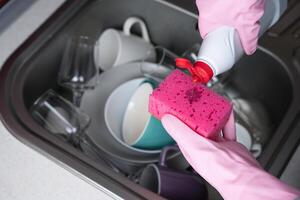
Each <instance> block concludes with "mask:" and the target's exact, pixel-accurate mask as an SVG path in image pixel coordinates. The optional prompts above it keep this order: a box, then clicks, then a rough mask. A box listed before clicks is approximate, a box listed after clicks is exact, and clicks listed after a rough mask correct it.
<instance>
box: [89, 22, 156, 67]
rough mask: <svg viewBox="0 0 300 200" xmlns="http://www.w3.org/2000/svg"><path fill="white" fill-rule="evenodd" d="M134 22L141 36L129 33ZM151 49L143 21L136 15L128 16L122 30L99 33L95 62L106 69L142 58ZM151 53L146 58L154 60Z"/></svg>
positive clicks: (108, 30) (153, 55)
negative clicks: (139, 29)
mask: <svg viewBox="0 0 300 200" xmlns="http://www.w3.org/2000/svg"><path fill="white" fill-rule="evenodd" d="M135 24H138V25H139V27H140V28H141V32H142V37H139V36H136V35H133V34H132V33H131V29H132V27H133V25H135ZM151 49H153V46H152V44H151V42H150V37H149V33H148V30H147V27H146V25H145V23H144V22H143V21H142V20H141V19H139V18H137V17H130V18H128V19H127V20H126V21H125V23H124V26H123V31H119V30H116V29H107V30H105V31H104V32H103V33H102V34H101V36H100V38H99V40H98V42H97V43H96V46H95V51H94V59H95V64H96V66H97V67H99V68H100V69H102V70H104V71H106V70H107V69H109V68H111V67H115V66H117V65H121V64H126V63H129V62H133V61H138V60H142V59H143V58H144V57H145V55H146V54H147V52H149V51H150V50H151ZM151 55H152V57H148V60H149V61H155V53H153V54H151Z"/></svg>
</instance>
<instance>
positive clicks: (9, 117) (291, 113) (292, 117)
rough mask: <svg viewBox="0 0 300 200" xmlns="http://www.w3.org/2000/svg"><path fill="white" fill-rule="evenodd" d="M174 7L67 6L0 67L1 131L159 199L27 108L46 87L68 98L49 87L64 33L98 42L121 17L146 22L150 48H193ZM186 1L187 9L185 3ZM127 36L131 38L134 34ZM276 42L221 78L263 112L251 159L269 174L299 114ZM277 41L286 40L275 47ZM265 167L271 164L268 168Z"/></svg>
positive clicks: (181, 13)
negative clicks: (256, 153) (260, 143)
mask: <svg viewBox="0 0 300 200" xmlns="http://www.w3.org/2000/svg"><path fill="white" fill-rule="evenodd" d="M174 2H175V3H174ZM174 2H173V1H161V0H92V1H86V0H84V1H67V2H66V3H65V4H64V5H63V6H62V7H61V8H60V9H59V10H58V11H57V12H56V13H55V14H54V15H53V16H52V17H51V18H50V19H49V20H48V21H47V22H46V23H45V24H44V25H43V26H42V27H41V28H40V29H39V30H38V31H37V32H36V33H35V34H34V35H32V36H31V37H30V38H29V39H28V40H27V41H26V42H25V43H24V44H23V45H22V46H21V47H20V48H19V49H18V50H17V51H16V52H15V53H14V54H13V55H12V56H11V57H10V59H9V60H8V61H7V62H6V64H5V66H4V67H3V68H2V71H1V73H0V110H1V117H2V120H3V122H4V123H5V125H6V126H7V127H8V128H9V130H10V131H11V132H12V134H14V135H15V136H16V137H17V138H19V139H20V140H22V141H24V142H26V143H27V144H29V145H31V146H34V147H35V148H37V149H38V150H39V151H42V152H44V153H46V154H48V155H49V156H51V157H54V158H55V159H57V160H59V161H61V162H63V163H65V164H66V165H69V166H71V167H72V168H74V169H75V170H77V171H79V172H80V173H81V174H82V175H84V176H86V177H88V178H89V179H92V180H93V181H95V182H97V183H98V184H101V185H103V186H104V187H106V188H108V189H109V190H111V191H113V192H115V193H117V194H118V195H120V196H121V197H124V198H125V199H160V198H161V197H159V196H158V195H156V194H153V193H152V192H150V191H147V190H146V189H144V188H142V187H140V186H139V185H137V184H135V183H133V182H131V181H130V180H128V179H126V177H124V176H122V175H120V174H117V173H116V172H113V171H112V170H111V169H109V167H107V166H106V165H105V163H103V162H101V161H95V160H92V159H90V158H89V157H86V156H85V155H84V154H82V153H81V152H79V151H77V150H76V149H74V148H73V147H72V146H70V145H68V144H66V143H64V142H63V141H61V140H60V139H58V138H56V137H55V136H53V135H51V134H49V133H48V132H46V131H45V130H44V129H43V128H42V127H40V126H38V124H36V123H35V122H34V121H33V119H32V118H31V117H30V115H29V113H28V109H29V107H30V106H31V105H32V103H33V101H34V100H35V99H36V98H37V97H39V96H40V95H41V94H42V93H43V92H45V91H46V90H47V89H50V88H52V89H54V90H56V91H58V92H60V93H61V94H63V95H64V96H65V97H66V98H70V97H71V94H70V92H68V91H66V90H64V89H63V88H60V87H59V86H58V85H57V83H56V77H57V73H58V69H59V67H60V60H61V55H62V50H63V47H64V45H65V43H66V38H68V37H69V36H70V35H81V34H84V35H88V36H90V37H94V38H98V37H99V35H100V34H101V32H102V31H103V30H105V29H107V28H109V27H114V28H120V29H121V28H122V24H123V22H124V21H125V19H126V18H128V17H129V16H138V17H141V18H142V19H144V20H145V22H146V23H147V26H148V27H149V31H150V35H151V39H152V41H153V43H154V44H157V45H162V46H164V47H166V48H168V49H170V50H171V51H173V52H175V53H177V54H179V55H180V54H181V53H183V52H184V51H185V50H186V49H187V48H189V47H191V46H192V45H193V44H195V43H197V42H201V39H200V36H199V33H198V31H197V30H196V28H195V24H196V22H197V16H196V14H194V13H192V12H190V11H188V10H185V9H184V8H181V7H178V6H176V1H174ZM189 2H190V4H193V3H194V1H193V0H189ZM192 10H193V9H192ZM134 32H135V33H137V34H139V30H134ZM284 37H286V36H284ZM284 37H283V38H281V39H280V37H277V38H272V37H269V36H267V35H265V36H264V37H263V39H262V41H261V44H262V46H260V47H259V50H258V51H257V52H256V53H255V54H254V55H253V56H251V57H250V56H249V57H248V56H247V57H246V56H245V57H243V58H242V59H241V60H240V61H239V62H238V63H237V64H236V66H234V68H233V69H232V70H231V71H230V72H229V73H228V75H226V77H223V80H224V89H226V90H228V91H234V92H233V93H232V95H236V97H239V98H241V99H247V100H250V101H255V102H258V104H259V105H260V106H261V107H262V108H263V109H264V111H265V113H266V116H267V118H268V120H267V121H266V122H262V124H264V125H265V126H266V127H268V129H267V132H268V133H264V132H262V134H263V135H264V134H267V137H265V138H266V139H265V141H264V150H263V152H262V155H261V156H260V158H259V161H260V162H261V163H262V165H263V166H264V167H265V168H266V169H267V170H268V169H269V170H271V172H273V173H274V174H275V175H277V176H279V175H280V173H281V170H282V169H283V168H284V166H285V165H284V163H286V162H287V161H288V159H289V156H286V157H281V158H280V159H281V160H280V161H282V162H280V163H282V164H278V163H279V161H278V160H277V155H281V152H282V149H284V151H285V152H286V155H289V154H291V153H292V152H293V149H295V146H296V145H297V144H298V143H293V145H291V146H289V148H287V147H285V148H283V147H282V145H283V144H284V143H285V142H286V141H287V140H288V139H289V140H291V139H290V138H291V137H292V138H293V139H294V140H297V141H299V136H297V135H295V134H293V131H294V128H298V126H295V125H294V124H295V123H297V122H298V121H297V119H298V118H297V116H299V115H298V113H299V110H300V109H299V108H300V103H299V102H300V101H299V94H298V93H297V92H296V91H297V90H299V87H300V75H299V69H297V66H296V65H294V63H293V62H292V61H291V60H292V55H293V54H292V53H290V52H289V51H287V50H286V49H289V48H292V47H291V44H292V42H291V41H290V38H289V37H287V38H284ZM283 39H285V40H286V41H288V42H286V43H282V40H283ZM287 44H290V45H287ZM292 45H294V44H292ZM278 49H280V50H278ZM291 52H292V51H291ZM298 67H299V66H298ZM220 78H221V79H222V77H220ZM100 84H105V83H104V82H103V83H100ZM254 107H255V106H254ZM257 112H258V113H259V111H257ZM288 133H291V134H288ZM273 163H275V164H276V163H277V164H276V167H273V168H272V166H273ZM211 199H213V197H211Z"/></svg>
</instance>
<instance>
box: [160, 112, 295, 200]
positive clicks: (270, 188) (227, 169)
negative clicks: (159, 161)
mask: <svg viewBox="0 0 300 200" xmlns="http://www.w3.org/2000/svg"><path fill="white" fill-rule="evenodd" d="M233 122H234V119H233V115H231V117H230V119H229V123H228V124H227V125H226V126H225V129H224V130H223V132H224V134H225V137H224V138H223V139H222V140H221V141H220V142H214V141H211V140H208V139H206V138H204V137H202V136H200V135H198V134H197V133H195V132H194V131H193V130H191V129H190V128H189V127H188V126H186V125H185V124H184V123H183V122H181V121H180V120H179V119H177V118H176V117H174V116H172V115H165V116H164V117H163V118H162V123H163V126H164V127H165V129H166V130H167V131H168V133H169V134H170V135H171V136H172V137H173V138H174V140H175V141H176V142H177V144H178V146H179V148H180V150H181V151H182V153H183V155H184V157H185V158H186V159H187V161H188V162H189V163H190V164H191V165H192V167H193V168H194V169H195V170H196V171H197V172H198V173H199V174H200V175H201V176H202V177H203V178H204V179H205V180H206V181H207V182H209V183H210V184H211V185H212V186H213V187H215V188H216V189H217V190H218V191H219V193H220V194H221V195H222V197H223V198H224V199H230V200H239V199H246V200H248V199H249V200H262V199H273V200H275V199H278V200H282V199H284V200H292V199H293V200H294V199H296V197H298V196H300V192H299V191H297V190H296V189H294V188H292V187H289V186H288V185H286V184H285V183H283V182H281V181H279V180H278V179H277V178H276V177H274V176H272V175H270V174H268V173H267V172H265V171H264V170H263V169H262V167H261V166H260V165H259V163H258V162H257V161H256V160H255V159H254V158H253V157H252V155H251V154H250V153H249V151H248V150H247V149H246V148H245V147H244V146H243V145H241V144H239V143H237V142H235V131H234V128H233V127H232V125H233V124H234V123H233ZM230 131H231V132H230ZM228 133H229V134H228ZM233 133H234V134H233Z"/></svg>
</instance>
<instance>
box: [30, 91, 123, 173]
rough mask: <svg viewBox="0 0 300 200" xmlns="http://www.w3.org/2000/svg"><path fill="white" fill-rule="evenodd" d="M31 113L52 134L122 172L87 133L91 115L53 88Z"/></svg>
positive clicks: (35, 105)
mask: <svg viewBox="0 0 300 200" xmlns="http://www.w3.org/2000/svg"><path fill="white" fill-rule="evenodd" d="M30 113H31V116H32V117H33V119H34V120H35V121H36V122H38V123H39V124H40V125H41V126H42V127H44V128H45V129H47V130H48V131H49V132H51V133H52V134H56V135H58V136H60V137H62V138H64V139H65V140H66V141H67V142H69V143H71V144H72V145H73V146H74V147H76V148H77V149H80V150H81V151H83V152H84V153H85V154H87V155H89V156H91V157H93V158H94V159H101V160H102V161H104V162H105V163H106V164H107V165H108V166H109V167H110V168H112V169H113V170H114V171H116V172H118V173H120V172H122V171H121V170H120V169H118V168H117V167H116V166H115V165H114V164H113V163H112V162H111V161H109V160H108V159H107V158H105V157H104V156H103V154H102V153H101V150H99V148H98V147H97V145H96V144H94V142H93V141H92V139H91V138H89V137H88V135H87V134H86V129H87V128H88V126H89V125H90V122H91V120H90V117H89V116H88V115H86V114H85V113H83V112H82V111H81V110H80V109H79V108H77V107H76V106H74V105H73V104H72V103H71V102H69V101H68V100H66V99H65V98H63V97H61V96H60V95H58V94H57V93H56V92H54V91H53V90H48V91H47V92H45V93H44V94H43V95H42V96H41V97H39V98H38V99H37V100H36V101H35V102H34V104H33V105H32V106H31V108H30Z"/></svg>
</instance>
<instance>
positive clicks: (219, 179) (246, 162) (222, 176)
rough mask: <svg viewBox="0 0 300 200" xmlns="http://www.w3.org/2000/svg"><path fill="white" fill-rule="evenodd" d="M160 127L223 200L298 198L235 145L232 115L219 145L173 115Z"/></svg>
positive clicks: (296, 192)
mask: <svg viewBox="0 0 300 200" xmlns="http://www.w3.org/2000/svg"><path fill="white" fill-rule="evenodd" d="M224 1H225V0H224ZM162 123H163V125H164V127H165V129H166V130H167V131H168V133H169V134H170V135H171V136H172V137H173V138H174V140H175V141H176V142H177V144H178V146H179V148H180V150H181V152H182V153H183V155H184V157H185V158H186V159H187V161H188V162H189V163H190V164H191V166H192V167H193V168H194V169H195V170H196V171H197V172H198V173H199V174H200V175H201V176H202V177H203V178H204V179H205V180H206V181H207V182H209V183H210V184H211V185H212V186H213V187H215V188H216V189H217V190H218V191H219V193H220V194H221V195H222V197H223V198H224V199H228V200H240V199H245V200H262V199H272V200H277V199H278V200H283V199H284V200H292V199H293V200H294V199H296V197H298V196H300V192H299V191H297V190H296V189H294V188H292V187H290V186H288V185H286V184H285V183H283V182H281V181H280V180H279V179H277V178H276V177H274V176H272V175H270V174H268V173H267V172H265V171H264V170H263V169H262V167H261V166H260V165H259V163H258V162H257V161H256V160H255V159H254V158H253V157H252V155H251V154H250V153H249V151H248V150H247V149H246V148H245V147H244V146H243V145H241V144H239V143H237V142H235V130H234V118H233V115H231V117H230V119H229V122H228V124H227V125H226V126H225V129H223V133H224V138H223V139H222V140H220V141H219V142H214V141H211V140H208V139H206V138H204V137H202V136H200V135H198V134H197V133H195V132H194V131H192V130H191V129H190V128H189V127H188V126H186V125H185V124H184V123H183V122H181V121H180V120H179V119H177V118H176V117H174V116H172V115H165V116H163V118H162Z"/></svg>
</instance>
